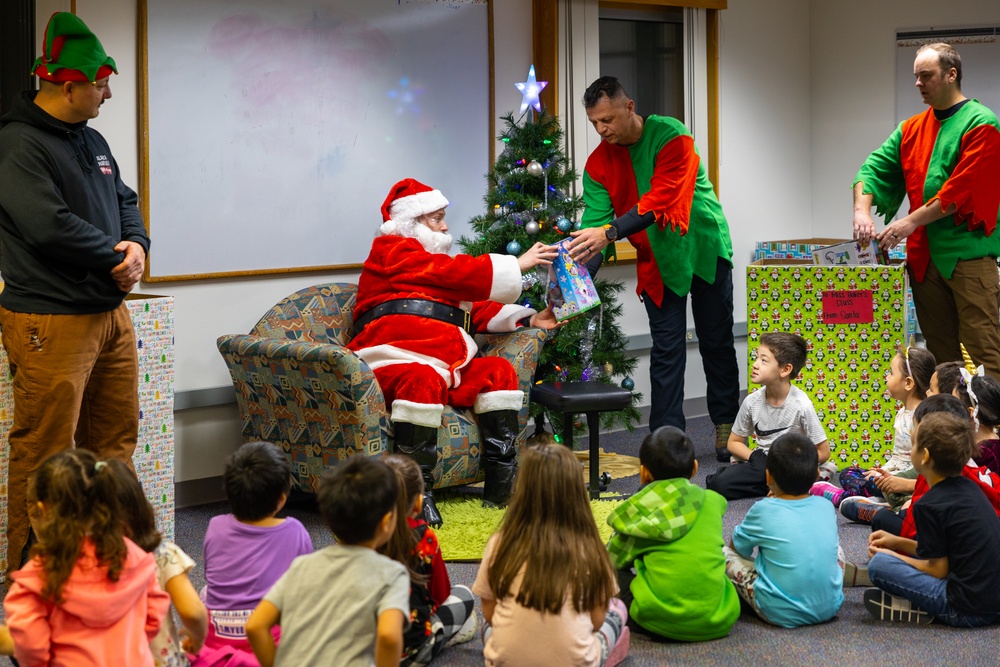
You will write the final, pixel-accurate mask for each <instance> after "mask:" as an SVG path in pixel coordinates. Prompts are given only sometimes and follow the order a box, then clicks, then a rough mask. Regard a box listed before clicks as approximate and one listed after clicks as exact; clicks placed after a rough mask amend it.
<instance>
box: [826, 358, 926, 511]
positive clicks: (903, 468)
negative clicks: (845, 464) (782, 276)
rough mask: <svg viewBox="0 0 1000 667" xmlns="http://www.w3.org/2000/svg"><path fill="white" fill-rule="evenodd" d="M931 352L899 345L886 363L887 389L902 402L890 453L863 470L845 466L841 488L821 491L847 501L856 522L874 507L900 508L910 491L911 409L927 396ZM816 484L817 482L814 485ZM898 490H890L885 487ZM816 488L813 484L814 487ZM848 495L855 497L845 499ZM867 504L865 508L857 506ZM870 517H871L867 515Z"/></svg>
mask: <svg viewBox="0 0 1000 667" xmlns="http://www.w3.org/2000/svg"><path fill="white" fill-rule="evenodd" d="M934 364H935V361H934V355H933V354H931V353H930V352H928V351H927V350H925V349H923V348H921V347H913V346H912V345H911V346H909V347H905V348H901V349H900V350H899V351H898V352H897V353H896V355H895V356H894V357H893V358H892V361H891V362H890V363H889V375H888V377H887V378H886V382H885V385H886V390H888V392H889V395H890V396H891V397H892V398H893V400H896V401H899V402H901V403H902V404H903V406H902V407H901V408H900V409H899V411H898V412H897V413H896V419H895V421H894V422H893V425H892V428H893V439H892V454H891V455H890V456H889V459H888V460H887V461H886V462H885V464H884V465H881V466H875V467H873V468H872V469H871V470H863V469H861V468H858V467H857V466H851V467H850V468H846V469H844V470H843V471H841V473H840V486H841V489H842V491H841V492H837V491H836V490H830V489H826V490H827V491H829V493H824V494H823V495H824V496H826V497H827V498H829V499H830V500H831V501H832V502H833V504H834V506H835V507H836V506H839V505H840V504H841V503H842V502H847V505H846V506H845V507H843V509H842V510H841V514H843V515H844V516H845V517H847V518H848V519H851V520H852V521H856V522H858V523H867V522H866V521H865V520H864V519H865V517H866V516H869V515H870V514H871V513H872V511H873V508H876V509H878V508H882V507H892V508H893V509H899V508H900V507H901V506H902V505H903V503H905V502H906V501H907V500H909V498H910V495H912V493H913V480H915V479H916V478H917V473H916V471H915V470H914V469H913V466H912V465H910V449H911V448H912V445H911V444H910V431H911V430H913V411H914V410H916V409H917V406H918V405H920V401H922V400H924V399H925V398H926V397H927V391H928V389H929V388H930V384H931V380H932V378H933V377H934V372H935V367H934ZM884 477H895V478H896V480H894V481H899V482H901V481H902V480H907V481H906V482H903V483H902V484H901V485H897V484H894V483H891V482H889V481H888V480H886V481H883V478H884ZM817 486H819V485H817ZM897 486H901V488H900V490H899V491H893V490H890V488H888V487H892V488H896V487H897ZM814 488H815V487H814ZM848 498H857V500H851V501H849V502H848V501H847V499H848ZM862 508H866V509H867V511H866V512H861V513H860V515H859V510H861V509H862ZM869 520H870V519H869Z"/></svg>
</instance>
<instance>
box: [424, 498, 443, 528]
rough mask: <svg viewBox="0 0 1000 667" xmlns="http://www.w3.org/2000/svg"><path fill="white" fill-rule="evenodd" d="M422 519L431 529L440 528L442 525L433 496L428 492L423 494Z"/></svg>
mask: <svg viewBox="0 0 1000 667" xmlns="http://www.w3.org/2000/svg"><path fill="white" fill-rule="evenodd" d="M423 518H424V521H426V522H427V525H428V526H430V527H431V528H440V527H441V526H443V525H444V520H443V519H442V518H441V513H440V512H438V508H437V505H435V504H434V496H432V495H431V494H430V493H429V492H424V510H423Z"/></svg>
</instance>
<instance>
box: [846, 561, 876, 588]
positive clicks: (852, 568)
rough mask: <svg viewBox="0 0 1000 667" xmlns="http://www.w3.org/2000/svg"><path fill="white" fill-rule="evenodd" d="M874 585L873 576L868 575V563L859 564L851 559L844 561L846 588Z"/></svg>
mask: <svg viewBox="0 0 1000 667" xmlns="http://www.w3.org/2000/svg"><path fill="white" fill-rule="evenodd" d="M874 585H875V584H873V583H872V579H871V577H869V576H868V566H867V565H858V564H857V563H852V562H851V561H849V560H845V561H844V588H853V587H855V586H874Z"/></svg>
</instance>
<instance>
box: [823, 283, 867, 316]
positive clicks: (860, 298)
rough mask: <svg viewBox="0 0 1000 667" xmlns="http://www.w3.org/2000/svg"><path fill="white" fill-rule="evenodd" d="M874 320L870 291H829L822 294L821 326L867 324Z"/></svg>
mask: <svg viewBox="0 0 1000 667" xmlns="http://www.w3.org/2000/svg"><path fill="white" fill-rule="evenodd" d="M874 320H875V307H874V304H873V303H872V291H871V290H869V289H863V290H830V291H824V292H823V324H850V323H852V322H854V323H857V324H869V323H871V322H873V321H874Z"/></svg>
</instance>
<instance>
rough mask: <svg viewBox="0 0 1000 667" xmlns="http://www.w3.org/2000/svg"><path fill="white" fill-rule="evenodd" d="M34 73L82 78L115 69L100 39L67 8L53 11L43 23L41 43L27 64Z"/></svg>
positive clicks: (88, 79) (57, 78) (90, 78)
mask: <svg viewBox="0 0 1000 667" xmlns="http://www.w3.org/2000/svg"><path fill="white" fill-rule="evenodd" d="M31 69H32V71H33V72H34V74H35V76H37V77H39V78H40V79H45V80H46V81H54V82H56V83H62V82H63V81H86V82H88V83H94V82H95V81H97V80H98V79H103V78H104V77H106V76H110V75H111V74H112V73H114V74H117V73H118V67H117V66H116V65H115V61H114V60H112V59H111V58H110V57H108V54H107V53H105V52H104V47H103V46H101V41H100V40H99V39H97V36H96V35H94V33H92V32H91V31H90V28H88V27H87V24H86V23H84V22H83V21H81V20H80V19H79V18H77V17H76V16H74V15H73V14H70V13H69V12H56V13H55V14H53V15H52V18H50V19H49V24H48V25H47V26H45V47H44V49H43V50H42V55H40V56H39V57H38V58H37V59H36V60H35V63H34V65H32V66H31Z"/></svg>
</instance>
